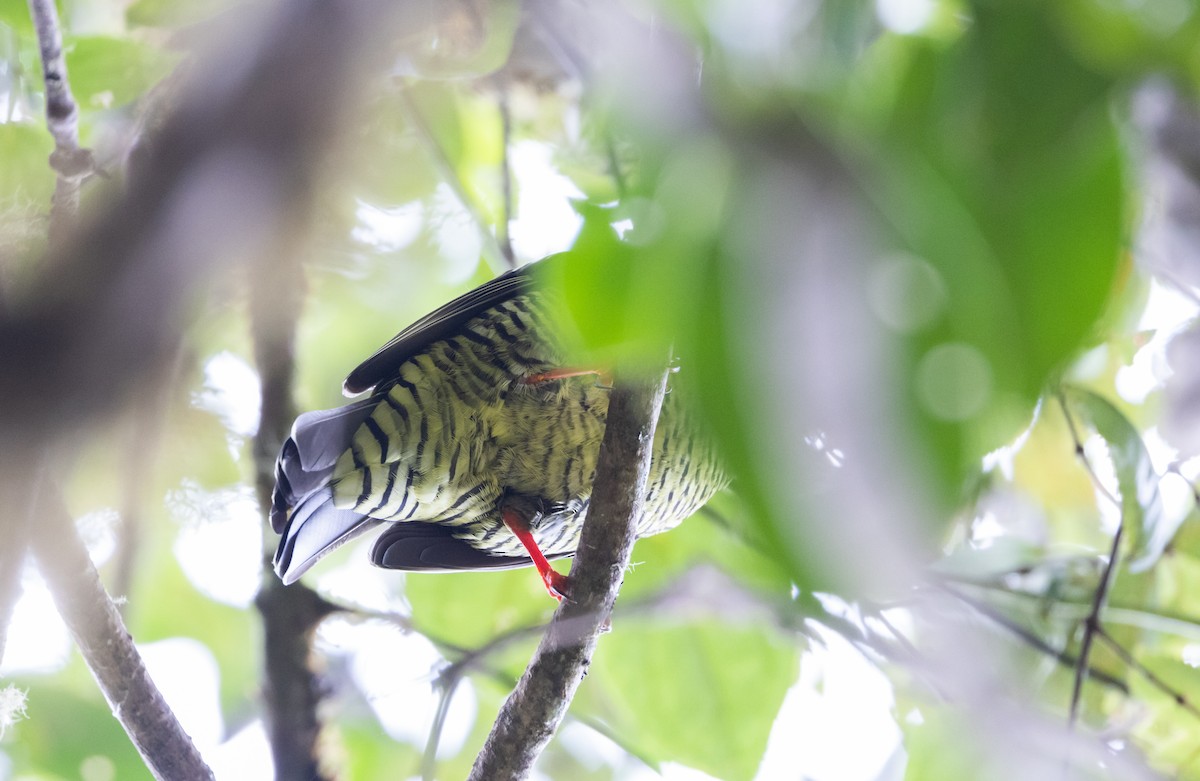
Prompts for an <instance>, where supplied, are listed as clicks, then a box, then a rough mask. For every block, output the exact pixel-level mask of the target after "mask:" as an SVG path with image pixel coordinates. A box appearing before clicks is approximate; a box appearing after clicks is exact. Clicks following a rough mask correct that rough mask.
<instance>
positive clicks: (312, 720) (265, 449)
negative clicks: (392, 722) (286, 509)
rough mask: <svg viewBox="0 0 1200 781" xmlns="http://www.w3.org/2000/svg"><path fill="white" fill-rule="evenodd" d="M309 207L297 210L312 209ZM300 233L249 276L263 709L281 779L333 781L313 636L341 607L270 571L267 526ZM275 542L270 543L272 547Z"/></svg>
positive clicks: (291, 343)
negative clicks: (324, 752)
mask: <svg viewBox="0 0 1200 781" xmlns="http://www.w3.org/2000/svg"><path fill="white" fill-rule="evenodd" d="M309 207H310V204H304V205H303V206H302V207H299V206H298V210H299V209H303V211H305V212H307V211H308V209H309ZM303 238H304V233H303V232H302V231H297V232H296V233H295V234H292V235H291V236H288V237H280V240H279V241H278V242H277V244H276V246H275V247H274V248H273V250H272V251H271V252H269V253H267V254H266V255H265V256H264V258H263V260H262V261H261V262H260V263H259V264H258V266H256V267H255V268H254V269H252V271H251V274H250V280H249V282H250V303H249V307H250V329H251V338H252V340H253V344H254V357H255V363H256V367H257V369H258V375H259V382H260V387H261V403H260V417H259V424H258V432H257V434H256V435H255V437H254V472H255V489H256V492H257V495H258V503H259V507H260V508H263V513H264V523H263V529H264V535H265V536H264V545H263V574H262V585H261V587H260V589H259V592H258V594H257V596H256V597H255V600H254V604H255V607H256V608H257V609H258V611H259V614H260V616H261V617H262V622H263V628H264V632H263V644H264V653H263V657H264V659H263V678H264V681H263V692H262V697H263V706H264V709H265V717H266V723H267V732H268V735H269V739H270V743H271V756H272V758H273V759H274V764H275V777H276V778H277V779H281V781H288V780H291V779H295V781H301V780H303V781H309V780H310V779H311V780H312V781H319V780H320V779H326V778H330V776H329V775H328V774H327V773H326V771H325V770H323V769H322V767H321V761H320V755H319V751H318V742H319V737H320V733H321V719H320V716H319V714H318V709H319V707H320V704H321V700H322V697H323V695H324V692H323V691H322V687H321V685H320V682H319V680H318V677H317V674H316V672H315V671H314V670H313V668H312V658H311V657H312V636H313V631H314V630H315V629H316V627H317V625H318V624H319V623H320V622H321V620H322V619H323V618H325V616H327V615H329V614H330V613H332V612H334V611H335V610H336V609H337V608H336V606H334V605H332V604H330V603H329V602H326V601H325V600H324V599H322V598H321V597H320V596H318V595H317V594H316V592H314V591H312V590H311V589H310V588H308V587H307V586H305V585H304V584H303V583H296V584H294V585H292V586H290V587H285V586H284V585H283V583H282V582H280V580H279V579H278V578H276V577H275V573H274V572H273V571H272V568H271V553H270V551H271V550H272V549H273V548H274V545H273V544H272V543H273V540H274V537H273V535H271V534H270V528H269V526H268V525H267V524H266V521H265V513H266V508H269V507H270V506H271V492H272V490H273V489H274V486H275V456H276V454H277V453H278V452H279V448H280V447H281V446H282V444H283V440H284V438H285V437H286V436H287V433H288V431H289V429H290V428H291V424H292V420H293V419H294V418H295V417H296V405H295V402H294V400H293V397H292V388H293V381H294V378H295V374H296V363H295V342H296V325H297V321H298V319H299V316H300V310H301V307H302V299H303V294H304V268H303V265H302V264H301V262H300V261H301V245H302V241H303ZM268 541H271V542H268Z"/></svg>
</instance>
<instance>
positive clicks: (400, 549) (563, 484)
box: [271, 260, 726, 583]
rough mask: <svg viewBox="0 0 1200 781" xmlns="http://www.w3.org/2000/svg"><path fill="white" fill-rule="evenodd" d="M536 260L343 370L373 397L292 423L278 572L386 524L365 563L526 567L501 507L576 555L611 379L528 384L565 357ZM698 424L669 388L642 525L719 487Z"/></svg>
mask: <svg viewBox="0 0 1200 781" xmlns="http://www.w3.org/2000/svg"><path fill="white" fill-rule="evenodd" d="M544 262H551V263H553V262H554V261H553V260H551V261H544ZM538 265H539V264H533V265H531V266H526V267H524V268H521V269H518V270H515V271H511V272H509V273H507V274H504V275H503V276H500V277H498V278H496V279H495V280H492V281H491V282H489V283H487V284H485V285H483V286H482V287H480V288H478V289H476V290H474V291H472V292H470V293H467V294H466V295H464V296H462V297H460V298H458V299H456V300H454V301H452V302H450V303H449V304H447V305H445V306H443V307H441V308H440V309H438V310H437V311H435V312H433V313H432V314H430V315H428V316H427V317H425V318H423V319H421V320H420V321H418V322H417V323H414V324H413V325H412V326H410V327H409V328H407V329H405V330H404V331H402V332H401V333H400V334H399V335H398V336H396V338H394V339H393V340H392V341H391V342H389V343H388V344H387V345H385V346H384V347H383V348H382V349H380V350H379V352H377V353H376V354H375V355H374V356H372V357H371V358H369V359H367V361H365V362H364V363H363V364H362V365H361V366H359V367H358V368H357V369H355V370H354V371H353V372H352V373H351V374H350V376H349V377H348V378H347V380H346V383H345V388H346V390H347V392H350V393H358V392H365V391H368V390H370V391H371V393H370V395H369V396H367V397H365V398H363V399H360V400H358V401H355V402H353V403H351V404H349V405H347V406H345V407H341V408H338V409H334V410H326V411H320V412H310V413H307V414H304V415H301V416H300V417H299V418H298V419H297V420H296V423H295V425H294V426H293V429H292V435H291V436H290V437H289V438H288V439H287V441H286V442H285V443H284V445H283V448H282V450H281V452H280V455H279V459H278V461H277V464H276V487H275V494H274V501H273V506H272V508H271V522H272V524H273V526H274V528H275V530H276V531H277V532H279V533H280V534H282V540H281V541H280V545H279V549H278V552H277V553H276V557H275V569H276V572H277V573H278V574H279V576H280V577H281V578H282V579H283V581H284V582H285V583H291V582H293V581H295V580H296V579H298V578H299V577H300V576H301V575H302V574H303V573H304V572H305V571H306V570H308V568H309V567H311V566H312V565H313V564H314V563H315V562H316V561H317V560H318V559H320V558H321V557H322V556H324V555H325V554H326V553H328V552H329V551H331V550H333V549H334V548H336V547H337V546H339V545H341V544H342V543H344V542H346V541H347V540H350V539H352V538H354V537H357V536H358V535H359V534H361V533H363V532H365V531H367V530H369V529H371V528H374V527H376V526H380V525H383V526H384V529H383V533H382V534H381V535H380V537H379V539H378V540H377V542H376V543H375V546H374V548H373V550H372V560H373V561H374V563H375V564H377V565H379V566H382V567H388V568H393V569H403V570H435V571H436V570H462V569H480V568H508V567H520V566H525V565H528V564H530V563H531V559H530V557H529V555H528V554H527V552H526V550H525V548H524V546H523V545H522V543H521V542H520V540H518V538H517V537H516V536H515V535H514V533H513V532H512V531H511V529H510V528H509V527H508V526H506V525H505V523H504V522H503V520H502V519H501V512H500V508H501V505H502V503H505V504H506V505H507V506H509V507H519V508H522V512H523V514H524V515H525V516H526V520H527V521H528V523H529V527H530V531H531V532H532V534H533V537H534V539H535V540H536V542H537V545H538V547H540V548H541V550H542V552H543V553H544V554H545V555H546V557H547V558H551V559H553V558H557V557H562V556H569V555H571V554H572V553H574V551H575V548H576V547H577V545H578V542H579V533H580V530H581V529H582V526H583V520H584V517H585V515H586V513H587V508H588V502H589V499H590V495H591V486H592V479H593V476H594V472H595V468H596V459H597V455H598V453H599V448H600V440H601V438H602V436H603V434H604V422H605V416H606V414H607V411H608V390H607V389H606V388H604V387H602V384H601V383H599V382H597V379H596V377H595V376H578V377H567V378H562V379H552V380H548V381H538V382H528V381H527V380H528V378H530V377H534V376H537V375H540V374H543V373H545V372H553V371H555V370H559V369H561V368H562V367H564V365H566V364H565V361H566V356H565V355H564V354H563V350H562V347H561V345H560V344H559V342H558V340H556V339H555V338H554V324H553V323H552V322H551V317H550V313H549V310H548V299H547V296H548V295H550V294H549V293H547V292H543V291H542V290H541V289H540V285H539V284H538V281H537V277H536V276H535V274H534V270H535V268H536V267H537V266H538ZM696 429H697V427H696V425H695V423H694V421H692V419H691V416H690V414H689V411H688V410H687V409H685V408H684V404H683V402H682V399H681V398H680V395H679V394H675V393H669V394H668V395H667V398H666V401H665V402H664V406H663V411H662V415H661V417H660V420H659V425H658V430H657V434H656V436H655V445H654V452H653V457H652V462H651V472H650V480H649V486H648V488H647V495H646V504H645V510H644V512H643V517H642V519H641V522H640V525H639V528H638V533H639V536H645V535H648V534H656V533H658V532H661V531H665V530H667V529H670V528H672V527H674V526H675V525H677V524H678V523H679V522H680V521H682V520H683V519H684V518H686V517H687V516H689V515H691V514H692V513H693V512H695V511H696V510H697V509H699V508H700V506H702V505H703V504H704V503H705V502H706V501H707V500H708V499H709V498H710V497H711V496H712V494H713V493H715V492H716V491H717V490H719V489H720V488H721V487H723V486H724V485H725V483H726V478H725V476H724V473H723V472H722V470H721V467H720V464H719V460H718V458H717V456H716V453H715V452H714V450H713V448H712V446H711V444H710V442H709V440H708V439H707V438H705V437H703V436H701V434H700V433H699V431H697V430H696Z"/></svg>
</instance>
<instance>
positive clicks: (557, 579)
mask: <svg viewBox="0 0 1200 781" xmlns="http://www.w3.org/2000/svg"><path fill="white" fill-rule="evenodd" d="M542 582H543V583H545V584H546V590H547V591H549V592H550V596H552V597H554V598H555V599H557V600H558V601H559V602H562V601H563V600H564V599H568V600H569V599H570V598H571V578H570V577H568V576H566V575H564V574H562V573H561V572H559V571H558V570H556V569H551V570H548V571H547V572H545V573H543V575H542Z"/></svg>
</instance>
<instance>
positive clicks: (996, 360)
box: [860, 0, 1128, 492]
mask: <svg viewBox="0 0 1200 781" xmlns="http://www.w3.org/2000/svg"><path fill="white" fill-rule="evenodd" d="M1045 14H1046V11H1045V10H1044V7H1043V6H1042V5H1040V4H1033V3H1029V2H1024V0H1022V1H1021V2H1011V3H990V2H980V3H978V4H977V7H976V8H975V18H974V22H973V24H972V25H970V26H969V27H968V28H967V31H966V33H965V34H964V35H963V36H962V38H961V39H960V40H958V41H955V42H953V43H950V44H947V43H945V42H941V41H935V40H930V39H922V38H907V39H903V41H889V42H888V43H889V44H890V47H891V48H890V52H889V53H890V56H888V57H887V58H882V59H880V60H879V61H877V62H872V63H870V66H871V67H869V68H868V69H867V70H865V71H864V72H863V73H862V74H861V77H862V78H864V79H866V81H867V83H872V84H873V86H871V87H867V86H866V84H864V85H863V87H862V88H863V90H864V91H863V92H862V93H860V94H861V95H864V96H865V95H871V94H874V95H878V96H880V97H883V98H885V100H884V101H882V102H875V103H871V102H869V101H867V102H866V103H865V105H873V106H874V107H875V108H876V110H882V111H883V112H884V116H885V117H886V119H884V120H883V122H882V124H881V125H880V127H882V128H884V130H883V132H882V135H881V136H880V137H879V138H877V139H872V140H869V141H867V142H866V143H867V144H868V145H870V148H871V151H870V152H869V153H868V156H867V157H866V158H864V161H865V162H866V164H867V167H868V168H869V169H871V170H873V171H874V172H875V176H876V177H877V178H876V179H875V187H876V188H877V189H876V190H875V191H874V198H875V201H874V203H875V205H876V207H877V208H878V209H879V211H880V215H881V217H882V219H883V223H884V225H886V226H887V227H888V229H889V230H890V231H892V235H893V237H894V239H893V240H894V241H895V242H896V244H897V245H898V246H899V247H903V249H904V250H905V251H907V252H909V253H912V255H914V256H915V257H916V258H919V259H920V260H921V261H922V262H928V263H929V264H930V266H931V268H932V269H934V270H935V272H936V274H937V275H938V276H939V277H940V279H941V282H942V283H943V284H944V285H945V288H946V297H945V299H944V300H945V306H946V308H945V311H944V313H943V314H942V315H941V316H940V317H939V318H938V319H937V320H935V321H933V322H932V323H931V324H930V326H929V327H927V328H925V329H924V330H920V331H917V332H915V333H913V334H912V335H911V336H909V337H908V343H909V345H910V347H909V349H910V354H909V358H908V360H909V361H911V362H912V368H911V369H909V371H912V372H914V373H915V372H916V371H917V369H918V368H919V366H920V363H921V361H922V360H924V359H926V358H928V357H929V356H931V355H933V354H934V351H935V350H936V349H937V348H938V347H940V346H942V345H947V344H951V345H965V346H967V348H969V349H971V350H976V351H978V354H979V355H980V356H981V357H982V358H983V359H984V361H986V363H985V364H984V366H986V368H987V371H988V377H989V382H988V387H987V405H986V407H985V408H983V409H981V410H979V411H978V412H977V413H975V414H971V415H965V416H963V417H962V418H961V419H959V420H954V419H951V420H946V419H944V418H943V417H942V416H939V415H938V414H937V412H938V410H936V409H933V408H931V407H930V406H929V404H928V401H927V400H926V399H924V398H922V397H921V396H920V394H917V395H916V397H915V398H914V399H913V406H914V410H915V411H916V412H917V419H918V421H919V422H920V426H921V428H922V430H923V436H924V437H925V438H926V439H927V441H928V442H930V443H931V444H932V446H933V447H932V453H933V455H934V456H935V457H936V460H937V463H939V464H940V466H941V475H942V480H943V486H942V490H943V491H946V490H950V491H955V492H956V491H957V490H958V486H959V485H960V484H961V481H962V479H963V477H964V476H965V474H966V473H967V472H968V471H973V470H974V468H975V466H974V465H975V464H976V463H977V459H978V458H979V457H980V456H981V455H982V454H983V453H984V452H986V451H988V450H990V449H992V448H994V447H996V446H997V445H998V444H999V443H1000V442H1002V441H1003V440H1004V439H1007V438H1009V437H1011V436H1013V434H1014V433H1015V430H1016V429H1015V427H1014V425H1013V424H1014V423H1015V422H1016V421H1019V420H1021V419H1023V418H1025V416H1027V414H1028V410H1029V409H1031V408H1032V406H1033V403H1034V400H1035V399H1036V398H1037V397H1038V395H1039V394H1040V393H1041V390H1042V388H1043V387H1044V385H1045V383H1046V382H1047V381H1048V380H1049V379H1050V378H1051V377H1052V376H1053V375H1054V373H1055V372H1057V371H1060V370H1061V368H1062V367H1063V365H1064V362H1065V361H1067V360H1068V359H1069V358H1071V357H1072V356H1073V355H1074V354H1075V352H1076V351H1077V350H1078V349H1079V348H1080V346H1081V345H1082V343H1083V342H1084V340H1085V339H1086V338H1087V337H1088V336H1089V334H1090V333H1091V329H1092V327H1093V324H1094V323H1095V321H1096V320H1097V318H1098V317H1099V316H1100V314H1101V312H1102V310H1103V307H1104V305H1105V302H1106V301H1107V299H1108V297H1109V295H1110V292H1111V290H1112V287H1113V284H1114V280H1115V278H1116V272H1117V268H1118V264H1119V262H1120V260H1121V249H1122V241H1123V237H1124V236H1125V235H1126V233H1127V229H1128V219H1127V217H1126V213H1125V203H1126V200H1125V199H1126V195H1125V192H1126V185H1125V181H1124V178H1123V174H1122V171H1121V146H1120V142H1119V138H1118V133H1117V128H1116V125H1115V123H1114V122H1113V119H1112V117H1111V115H1110V111H1109V100H1110V96H1111V94H1112V90H1113V87H1114V85H1113V83H1112V81H1111V80H1110V79H1109V77H1107V76H1106V75H1105V74H1103V73H1100V72H1097V71H1096V70H1095V69H1093V68H1092V67H1090V66H1089V64H1088V63H1087V62H1085V61H1083V60H1081V59H1080V58H1079V56H1078V55H1077V53H1076V51H1075V49H1074V48H1073V46H1072V45H1071V42H1070V41H1067V40H1064V38H1063V35H1062V33H1061V32H1060V31H1059V30H1058V28H1056V26H1055V25H1053V24H1051V23H1050V22H1049V20H1048V19H1047V18H1046V15H1045ZM896 67H899V68H900V70H899V71H898V78H897V71H896V70H895V68H896ZM876 68H878V69H876ZM886 68H890V69H891V70H885V69H886ZM893 81H894V82H895V84H896V86H895V87H894V88H893V89H891V90H889V89H888V88H886V86H885V85H887V84H889V83H891V82H893ZM880 82H882V83H880ZM893 90H894V91H893ZM893 96H894V97H893ZM864 100H865V98H864ZM864 127H870V124H869V123H868V124H867V125H865V126H864ZM1064 291H1069V292H1070V294H1069V295H1063V293H1064ZM953 379H954V378H953V377H951V376H945V377H944V378H943V379H942V381H943V382H950V381H952V380H953ZM1022 410H1024V411H1022ZM985 413H986V414H985ZM1006 419H1011V420H1012V421H1013V422H1010V423H1008V424H1005V423H1004V421H1005V420H1006Z"/></svg>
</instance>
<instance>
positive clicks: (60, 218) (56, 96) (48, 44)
mask: <svg viewBox="0 0 1200 781" xmlns="http://www.w3.org/2000/svg"><path fill="white" fill-rule="evenodd" d="M29 14H30V16H31V17H33V26H34V29H35V30H37V38H38V47H39V48H40V49H41V55H42V79H43V81H44V82H45V84H46V125H47V127H49V129H50V135H52V136H54V152H53V153H52V154H51V155H50V167H51V168H53V169H54V171H55V173H57V174H58V177H57V180H56V181H55V185H54V200H53V201H52V205H51V208H50V243H51V244H58V243H60V242H61V241H62V240H63V239H64V237H65V236H66V234H67V232H68V231H69V230H70V228H71V226H72V224H73V223H74V221H75V215H76V214H77V213H78V211H79V190H80V187H81V185H82V184H83V180H84V179H85V178H86V177H87V176H88V175H89V174H91V173H92V172H93V171H94V170H95V163H94V161H93V160H92V153H91V151H90V150H87V149H80V148H79V111H78V108H77V107H76V105H75V97H74V96H73V95H72V94H71V84H70V82H69V81H67V62H66V59H65V58H64V57H63V48H62V32H61V30H60V29H59V24H58V11H57V10H56V9H55V7H54V0H29Z"/></svg>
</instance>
